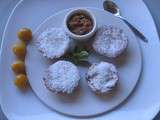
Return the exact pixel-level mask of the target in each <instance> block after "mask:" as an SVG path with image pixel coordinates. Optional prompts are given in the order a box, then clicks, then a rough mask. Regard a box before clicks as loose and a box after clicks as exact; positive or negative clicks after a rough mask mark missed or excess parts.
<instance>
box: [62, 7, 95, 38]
mask: <svg viewBox="0 0 160 120" xmlns="http://www.w3.org/2000/svg"><path fill="white" fill-rule="evenodd" d="M77 13H84V14H86V15H87V16H89V17H90V18H91V20H92V22H93V28H92V30H91V31H90V32H89V33H87V34H85V35H77V34H74V33H73V32H71V31H70V30H69V28H68V25H67V24H68V20H69V19H70V17H71V16H73V15H74V14H77ZM64 29H65V31H66V33H67V34H68V35H69V36H70V37H71V38H73V39H75V40H78V41H86V40H88V39H89V38H91V37H92V36H93V35H94V34H95V32H96V30H97V22H96V18H95V16H94V15H93V13H92V12H91V11H89V10H88V9H85V8H76V9H73V10H71V11H69V13H68V14H67V15H66V16H65V19H64Z"/></svg>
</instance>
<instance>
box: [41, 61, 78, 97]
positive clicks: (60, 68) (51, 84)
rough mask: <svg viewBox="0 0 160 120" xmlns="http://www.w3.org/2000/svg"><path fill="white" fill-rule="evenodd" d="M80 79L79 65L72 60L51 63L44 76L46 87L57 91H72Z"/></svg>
mask: <svg viewBox="0 0 160 120" xmlns="http://www.w3.org/2000/svg"><path fill="white" fill-rule="evenodd" d="M79 80H80V76H79V71H78V69H77V67H76V66H75V65H74V64H72V63H71V62H67V61H58V62H56V63H54V64H53V65H51V66H50V67H49V68H48V69H47V71H46V73H45V76H44V82H45V85H46V87H47V88H48V89H49V90H51V91H52V92H56V93H60V92H61V93H68V94H70V93H72V92H73V90H74V89H75V88H76V87H77V86H78V83H79Z"/></svg>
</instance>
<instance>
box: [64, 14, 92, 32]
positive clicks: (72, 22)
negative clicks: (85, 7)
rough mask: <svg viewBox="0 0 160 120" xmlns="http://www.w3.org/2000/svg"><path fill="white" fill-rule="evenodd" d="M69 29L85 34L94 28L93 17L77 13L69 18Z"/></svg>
mask: <svg viewBox="0 0 160 120" xmlns="http://www.w3.org/2000/svg"><path fill="white" fill-rule="evenodd" d="M67 25H68V28H69V30H70V31H71V32H72V33H74V34H76V35H85V34H87V33H89V32H90V31H91V30H92V28H93V21H92V19H91V18H90V17H89V16H88V15H86V14H84V13H76V14H74V15H72V16H71V17H70V19H69V20H68V23H67Z"/></svg>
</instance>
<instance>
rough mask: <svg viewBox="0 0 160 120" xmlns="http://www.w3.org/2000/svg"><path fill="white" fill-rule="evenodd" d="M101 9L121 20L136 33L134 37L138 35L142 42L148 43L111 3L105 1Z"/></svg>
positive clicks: (108, 0) (107, 0) (109, 0)
mask: <svg viewBox="0 0 160 120" xmlns="http://www.w3.org/2000/svg"><path fill="white" fill-rule="evenodd" d="M103 8H104V10H106V11H108V12H111V13H112V14H114V15H115V16H116V17H119V18H120V19H122V20H123V21H124V22H125V23H126V24H127V25H128V26H129V27H130V28H131V29H132V30H133V31H134V32H135V33H136V35H138V36H139V37H140V38H141V39H142V40H143V41H144V42H148V40H147V39H146V37H145V36H144V35H143V34H142V33H141V32H140V31H138V30H137V29H136V28H135V27H134V26H133V25H132V24H130V23H129V22H128V21H127V20H126V19H125V18H124V17H122V16H121V14H120V9H119V7H118V6H117V5H116V4H115V3H114V2H113V1H111V0H105V1H104V3H103Z"/></svg>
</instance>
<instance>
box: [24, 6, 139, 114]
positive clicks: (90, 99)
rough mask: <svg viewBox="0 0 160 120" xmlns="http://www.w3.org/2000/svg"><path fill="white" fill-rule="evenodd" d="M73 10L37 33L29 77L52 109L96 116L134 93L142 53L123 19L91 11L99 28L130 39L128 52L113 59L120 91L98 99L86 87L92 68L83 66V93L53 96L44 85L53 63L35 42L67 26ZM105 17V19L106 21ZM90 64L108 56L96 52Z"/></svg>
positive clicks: (50, 20) (28, 62)
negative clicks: (117, 31)
mask: <svg viewBox="0 0 160 120" xmlns="http://www.w3.org/2000/svg"><path fill="white" fill-rule="evenodd" d="M70 10H71V9H69V10H63V11H60V12H58V13H56V14H55V15H53V16H51V17H49V18H47V20H45V21H44V22H43V23H42V24H41V25H40V27H38V29H37V30H36V33H35V34H34V39H33V41H32V42H31V43H30V44H29V46H28V49H27V56H26V69H27V75H28V78H29V81H30V84H31V87H32V89H33V91H34V92H35V93H36V95H37V96H38V97H39V98H40V99H41V100H42V101H43V102H44V103H45V104H46V105H47V106H49V107H50V108H52V109H54V110H56V111H58V112H61V113H63V114H67V115H70V116H79V117H85V116H93V115H94V116H95V115H98V114H102V113H104V112H107V111H109V110H111V109H113V108H115V107H116V106H117V105H119V104H120V103H121V102H122V101H124V100H125V99H126V98H127V97H128V96H129V95H130V93H131V92H132V91H133V89H134V87H135V86H136V83H137V81H138V80H139V75H140V72H141V67H142V57H141V51H140V48H139V44H138V42H137V39H136V37H135V35H134V34H133V33H132V31H131V30H130V29H129V27H128V26H127V25H126V24H125V23H124V22H123V21H122V20H120V19H119V18H117V17H115V16H113V15H112V14H110V13H108V12H106V11H103V10H98V9H94V8H88V10H90V11H91V12H92V13H93V14H94V15H95V17H96V19H97V24H98V26H99V27H100V26H103V25H108V26H110V25H112V26H116V27H118V28H121V29H123V31H124V33H125V34H126V35H127V36H128V40H129V44H128V48H127V50H126V52H125V53H124V54H123V55H122V56H121V57H120V58H118V59H116V60H115V61H111V60H110V61H111V62H113V63H114V64H116V66H117V67H118V71H119V76H120V81H119V84H118V88H117V90H116V91H114V92H113V93H112V96H109V95H108V96H101V97H100V96H96V95H95V94H94V93H93V92H91V91H90V89H89V88H88V86H87V84H86V80H85V75H86V72H87V69H88V68H87V66H86V67H82V66H79V70H80V73H81V77H82V79H81V82H80V89H79V91H77V93H75V94H74V95H72V96H69V97H67V96H58V95H56V94H53V93H52V92H50V91H49V90H48V89H46V87H45V85H44V82H43V75H44V71H45V70H46V69H47V68H48V66H49V65H50V64H51V61H47V60H46V58H44V57H43V56H42V54H41V53H40V52H38V50H37V48H36V45H35V41H36V39H37V38H38V37H39V35H40V34H41V33H42V32H44V31H45V30H46V29H48V28H52V27H63V26H62V23H63V21H64V16H65V15H66V14H67V13H68V12H69V11H70ZM101 18H103V20H102V19H101ZM89 61H90V62H91V63H97V62H100V61H108V62H109V60H107V59H106V58H105V57H101V56H98V55H97V54H95V53H92V54H91V55H90V57H89ZM70 106H72V107H70Z"/></svg>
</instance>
